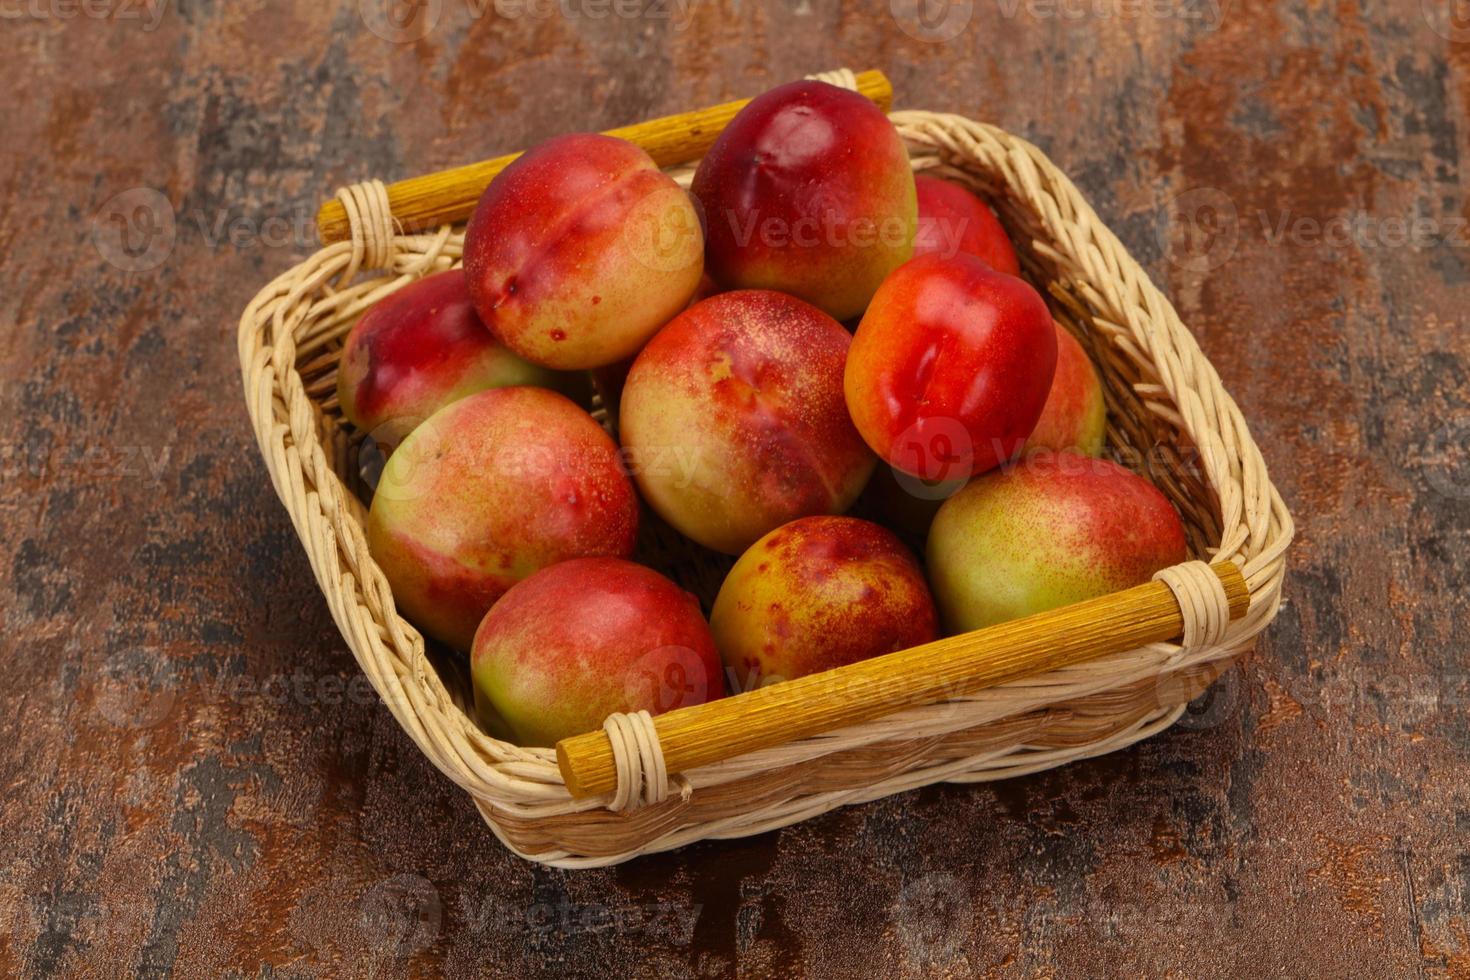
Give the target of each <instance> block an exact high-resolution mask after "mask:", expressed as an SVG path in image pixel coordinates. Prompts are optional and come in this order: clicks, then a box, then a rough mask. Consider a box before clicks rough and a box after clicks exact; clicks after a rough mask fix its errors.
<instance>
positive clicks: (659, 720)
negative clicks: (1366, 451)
mask: <svg viewBox="0 0 1470 980" xmlns="http://www.w3.org/2000/svg"><path fill="white" fill-rule="evenodd" d="M1211 570H1212V571H1213V572H1214V573H1215V574H1216V576H1218V577H1219V579H1220V581H1221V583H1222V584H1223V585H1224V586H1225V596H1226V598H1227V599H1228V600H1229V605H1230V618H1231V619H1232V620H1233V619H1238V618H1240V617H1241V616H1243V615H1245V612H1246V609H1247V608H1248V607H1249V606H1250V590H1249V588H1248V587H1247V586H1246V582H1245V579H1244V578H1243V577H1242V576H1241V574H1240V569H1238V568H1236V566H1235V565H1234V564H1232V563H1230V562H1221V563H1220V564H1217V565H1213V566H1211ZM1183 630H1184V617H1183V614H1182V613H1181V611H1180V608H1179V603H1178V600H1176V599H1175V598H1174V593H1173V592H1172V591H1170V589H1169V587H1168V586H1167V585H1165V584H1164V583H1162V582H1157V581H1155V582H1149V583H1146V584H1144V585H1139V586H1136V587H1134V588H1131V589H1127V590H1125V591H1123V592H1116V593H1113V594H1112V595H1107V596H1102V597H1101V598H1097V599H1091V600H1089V601H1087V602H1080V603H1077V604H1075V605H1071V606H1066V607H1063V608H1061V609H1054V610H1051V611H1049V612H1044V613H1039V614H1037V615H1035V616H1027V617H1026V618H1024V619H1017V620H1013V621H1012V622H1009V623H1001V624H1000V625H998V626H992V627H990V628H988V629H983V630H976V631H975V632H973V633H966V634H963V635H961V636H952V637H947V638H945V639H942V640H936V641H934V642H933V643H926V644H925V645H923V646H919V647H914V648H912V649H909V650H900V651H899V652H897V653H890V654H886V655H884V656H881V657H874V658H872V659H871V660H863V661H860V662H858V663H855V664H848V665H847V666H845V667H838V668H836V669H835V670H829V671H825V672H824V673H821V674H811V675H808V676H806V677H799V678H796V679H795V680H790V681H786V682H784V683H781V684H772V685H771V686H769V687H761V688H756V689H755V690H753V691H746V692H744V693H742V694H736V695H734V696H733V697H728V698H722V699H721V700H719V701H711V702H709V703H707V704H700V705H694V706H692V707H688V708H679V709H678V710H675V711H670V712H668V713H666V714H662V715H658V716H657V717H655V718H654V719H653V724H654V728H655V729H656V730H657V732H658V737H659V744H660V745H661V746H662V749H663V756H664V762H665V765H666V766H667V769H668V771H669V772H670V773H676V772H683V771H685V770H688V769H693V768H696V767H698V766H703V765H708V764H710V763H713V762H719V761H721V760H723V759H729V758H733V757H735V756H737V755H743V754H745V753H747V752H753V751H755V750H757V749H764V748H769V747H771V746H774V745H781V744H783V743H785V742H789V741H792V740H794V739H800V738H806V737H809V736H811V735H816V734H818V733H820V732H826V731H833V730H835V729H838V728H844V727H846V726H848V725H855V724H859V723H861V722H864V721H871V720H872V719H874V718H880V717H882V716H883V715H887V714H890V713H892V712H894V711H897V710H899V709H901V708H905V707H910V706H913V705H920V704H932V703H934V702H937V701H942V700H945V699H947V698H952V697H958V696H962V695H967V694H973V693H975V692H976V691H980V690H983V689H985V688H988V687H994V686H996V685H998V684H1003V683H1006V682H1008V681H1014V680H1018V679H1020V678H1023V677H1027V676H1030V675H1032V674H1039V673H1043V672H1045V671H1048V670H1055V669H1056V668H1058V667H1065V666H1068V665H1070V664H1076V663H1081V662H1083V661H1086V660H1092V659H1094V658H1096V657H1102V656H1106V655H1108V654H1112V653H1122V652H1123V651H1125V650H1133V649H1136V648H1138V647H1140V646H1143V645H1145V644H1148V643H1161V642H1164V641H1167V640H1172V639H1175V638H1177V637H1178V636H1180V635H1181V634H1182V633H1183ZM556 761H557V764H558V765H559V766H560V767H561V774H562V779H563V780H565V781H566V784H567V789H568V790H570V791H571V794H572V796H574V797H578V798H582V797H587V796H597V795H600V794H602V793H609V792H611V791H613V790H614V789H616V788H617V768H616V764H615V760H614V758H613V751H612V742H611V741H610V740H609V738H608V735H607V733H606V732H603V731H597V732H589V733H587V734H585V735H577V736H574V737H572V738H565V739H562V740H561V741H560V742H558V743H557V745H556Z"/></svg>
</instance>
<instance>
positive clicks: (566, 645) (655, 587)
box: [470, 558, 725, 746]
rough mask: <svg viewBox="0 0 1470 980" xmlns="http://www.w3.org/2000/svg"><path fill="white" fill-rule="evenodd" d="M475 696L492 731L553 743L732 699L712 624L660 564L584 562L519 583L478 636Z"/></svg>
mask: <svg viewBox="0 0 1470 980" xmlns="http://www.w3.org/2000/svg"><path fill="white" fill-rule="evenodd" d="M470 674H471V677H472V679H473V681H474V688H475V704H476V707H477V709H478V713H479V714H480V716H481V719H482V723H483V724H484V725H485V726H486V728H487V729H489V730H491V731H508V732H509V734H510V737H511V740H512V741H515V742H517V743H518V744H521V745H536V746H550V745H554V744H556V742H557V740H559V739H562V738H566V737H568V736H571V735H580V734H582V733H583V732H590V731H596V730H597V729H599V728H600V727H601V726H602V722H603V720H604V719H605V718H606V717H607V716H608V715H610V714H612V713H614V712H617V711H642V710H647V711H648V712H649V713H650V714H659V713H661V712H664V711H671V710H673V709H674V708H682V707H687V706H689V705H694V704H703V703H704V702H706V701H711V700H714V699H715V698H718V697H722V696H723V695H724V691H725V682H724V673H723V670H722V668H721V665H720V659H719V655H718V654H717V653H716V650H715V643H714V638H713V637H712V636H711V635H710V629H709V625H708V624H707V623H706V622H705V621H704V616H703V615H701V613H700V611H699V603H698V601H696V600H695V598H694V597H693V596H692V595H690V594H689V593H687V592H685V591H684V590H683V589H681V588H679V587H678V586H677V585H675V584H674V583H673V582H670V581H669V580H668V579H666V578H664V577H663V576H662V575H659V574H658V573H657V572H655V571H653V570H652V569H648V568H645V567H643V566H642V565H635V564H634V563H633V562H630V561H622V560H620V559H617V558H579V559H574V560H572V561H565V562H562V563H561V564H559V565H553V566H551V567H550V568H546V569H543V570H541V571H539V572H536V573H535V574H534V575H531V576H530V577H529V578H527V579H526V580H525V581H523V582H520V583H519V584H517V585H515V586H513V587H512V588H511V589H510V591H509V592H507V593H506V594H505V596H504V597H503V598H502V599H501V600H500V601H499V602H497V603H496V604H495V607H494V608H493V609H491V610H490V612H489V614H488V615H486V616H485V619H484V621H483V622H482V623H481V624H480V628H479V630H478V632H477V633H476V634H475V641H474V648H473V652H472V654H471V658H470Z"/></svg>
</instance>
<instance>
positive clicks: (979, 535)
mask: <svg viewBox="0 0 1470 980" xmlns="http://www.w3.org/2000/svg"><path fill="white" fill-rule="evenodd" d="M1185 548H1186V543H1185V537H1184V526H1183V524H1182V523H1181V522H1180V520H1179V515H1178V513H1176V512H1175V510H1174V508H1173V506H1172V505H1171V504H1170V503H1169V500H1168V498H1166V497H1165V496H1164V495H1163V494H1162V493H1161V492H1160V491H1159V490H1158V488H1156V487H1155V486H1154V485H1153V484H1151V483H1149V482H1148V481H1147V480H1145V479H1144V478H1143V477H1141V476H1139V475H1137V474H1136V473H1133V472H1131V471H1129V470H1126V469H1124V468H1123V467H1121V466H1118V465H1117V464H1115V463H1111V462H1108V461H1107V460H1102V459H1094V458H1092V457H1088V456H1083V455H1081V454H1079V453H1073V452H1063V453H1055V452H1049V451H1047V452H1040V453H1037V454H1036V455H1033V456H1028V457H1027V458H1026V459H1024V460H1023V461H1021V462H1019V463H1017V464H1015V465H1013V466H1007V467H1004V468H1002V469H1000V470H997V471H995V472H993V473H987V474H986V475H984V476H982V477H979V478H978V479H976V480H973V481H972V482H971V483H970V484H969V485H968V486H966V487H965V488H964V489H963V490H960V491H959V492H958V493H956V494H955V495H954V496H952V497H950V498H949V499H948V500H946V501H945V502H944V506H942V507H940V508H939V514H938V515H937V516H936V517H935V518H934V523H933V524H932V525H931V526H930V528H929V544H928V558H929V582H930V584H931V585H932V586H933V589H934V598H935V599H936V600H937V602H938V603H939V609H940V613H941V614H942V616H943V619H944V623H945V626H946V627H947V628H949V629H950V630H951V631H953V632H965V631H968V630H974V629H980V628H982V627H986V626H993V625H995V624H996V623H1001V622H1005V621H1007V620H1010V619H1016V618H1018V617H1021V616H1028V615H1031V614H1032V613H1038V612H1043V611H1045V610H1047V609H1054V608H1056V607H1058V606H1065V605H1069V604H1071V603H1074V602H1081V601H1083V600H1085V599H1091V598H1095V597H1097V596H1101V595H1107V594H1108V593H1110V592H1116V591H1118V590H1120V589H1126V588H1129V587H1131V586H1134V585H1138V584H1140V583H1142V582H1146V581H1148V580H1149V578H1150V577H1152V576H1153V574H1154V573H1155V572H1157V571H1158V570H1159V569H1161V568H1166V567H1168V566H1170V565H1177V564H1178V563H1180V562H1182V561H1184V559H1185Z"/></svg>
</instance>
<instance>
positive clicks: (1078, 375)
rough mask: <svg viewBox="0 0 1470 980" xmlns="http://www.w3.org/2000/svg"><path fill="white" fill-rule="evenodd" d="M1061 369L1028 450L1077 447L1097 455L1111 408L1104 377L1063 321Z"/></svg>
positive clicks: (1059, 339)
mask: <svg viewBox="0 0 1470 980" xmlns="http://www.w3.org/2000/svg"><path fill="white" fill-rule="evenodd" d="M1056 329H1057V371H1056V376H1055V378H1053V380H1052V383H1051V392H1050V393H1049V394H1048V395H1047V398H1046V405H1045V406H1044V407H1043V408H1042V410H1041V418H1040V419H1038V420H1037V422H1036V427H1035V428H1034V429H1032V430H1031V436H1030V437H1029V438H1028V439H1027V440H1026V452H1028V453H1029V452H1032V451H1034V450H1038V449H1054V450H1057V451H1061V450H1064V449H1074V450H1076V451H1077V452H1079V453H1082V454H1083V455H1085V456H1097V455H1099V454H1100V453H1101V452H1102V450H1103V442H1104V440H1105V439H1106V437H1107V434H1108V407H1107V402H1106V400H1105V399H1104V397H1103V388H1102V380H1101V378H1099V377H1098V373H1097V368H1096V367H1095V366H1094V365H1093V363H1092V359H1091V358H1090V357H1088V356H1087V351H1085V350H1083V349H1082V344H1081V343H1080V342H1078V340H1077V338H1076V337H1074V336H1072V334H1071V332H1070V331H1068V330H1067V329H1066V328H1065V327H1063V326H1062V325H1061V324H1060V323H1058V324H1057V325H1056Z"/></svg>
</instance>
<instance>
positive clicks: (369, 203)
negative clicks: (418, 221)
mask: <svg viewBox="0 0 1470 980" xmlns="http://www.w3.org/2000/svg"><path fill="white" fill-rule="evenodd" d="M337 200H339V201H341V202H342V207H343V208H345V209H346V211H347V223H348V225H349V226H350V227H351V229H352V260H351V261H350V262H349V263H348V265H347V269H346V271H345V272H343V274H342V281H343V282H344V283H347V282H351V281H352V278H353V276H355V275H357V272H358V270H359V269H362V268H367V269H388V268H391V267H392V265H393V258H394V254H393V253H394V248H393V246H394V236H395V235H397V233H398V227H397V224H396V222H394V220H393V208H392V206H391V205H389V203H388V187H387V185H386V184H384V183H383V182H382V181H381V180H365V181H362V182H361V183H357V184H348V185H347V186H346V187H339V188H338V189H337Z"/></svg>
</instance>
